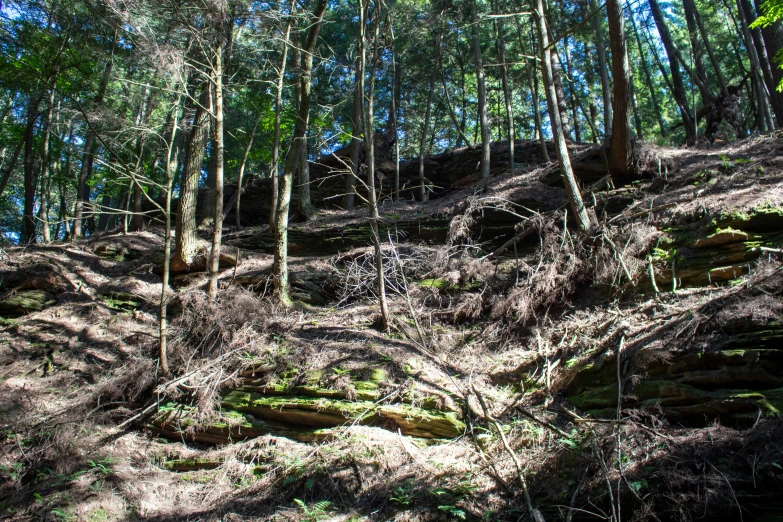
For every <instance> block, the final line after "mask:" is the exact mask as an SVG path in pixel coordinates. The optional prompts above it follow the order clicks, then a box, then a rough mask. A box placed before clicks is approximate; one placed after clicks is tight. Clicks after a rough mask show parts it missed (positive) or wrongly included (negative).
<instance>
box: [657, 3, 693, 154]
mask: <svg viewBox="0 0 783 522" xmlns="http://www.w3.org/2000/svg"><path fill="white" fill-rule="evenodd" d="M648 2H649V4H650V11H651V12H652V15H653V19H654V20H655V25H656V27H657V28H658V34H660V35H661V41H662V42H663V47H664V48H665V49H666V55H667V56H668V57H669V65H670V69H671V77H672V95H673V96H674V100H675V101H676V102H677V105H678V106H679V108H680V116H681V117H682V123H683V125H684V128H685V137H686V139H687V141H688V143H694V142H695V141H696V124H695V122H694V119H693V115H692V114H691V112H690V109H689V108H688V98H687V96H686V94H685V86H684V84H683V81H682V74H681V73H680V64H679V63H678V61H677V56H678V55H679V51H678V50H677V48H676V47H675V46H674V40H673V39H672V36H671V33H670V32H669V27H668V25H666V21H665V20H664V18H663V12H661V7H660V6H659V5H658V0H648Z"/></svg>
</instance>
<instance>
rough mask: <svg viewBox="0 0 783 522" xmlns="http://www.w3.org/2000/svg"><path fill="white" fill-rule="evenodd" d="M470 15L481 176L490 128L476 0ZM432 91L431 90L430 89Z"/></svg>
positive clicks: (485, 172) (486, 165) (486, 167)
mask: <svg viewBox="0 0 783 522" xmlns="http://www.w3.org/2000/svg"><path fill="white" fill-rule="evenodd" d="M470 16H471V21H472V23H473V60H474V63H475V65H476V90H477V91H478V112H479V123H480V125H481V166H480V172H481V177H482V178H488V177H489V161H490V145H491V143H490V141H491V139H492V138H491V136H490V129H489V116H488V114H487V86H486V80H485V78H484V63H483V60H482V58H481V41H480V38H479V20H478V7H477V6H476V0H470ZM430 92H432V91H430Z"/></svg>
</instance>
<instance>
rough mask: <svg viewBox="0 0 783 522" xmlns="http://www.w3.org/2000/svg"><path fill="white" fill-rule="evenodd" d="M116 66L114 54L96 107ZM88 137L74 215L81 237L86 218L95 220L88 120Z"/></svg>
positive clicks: (92, 134)
mask: <svg viewBox="0 0 783 522" xmlns="http://www.w3.org/2000/svg"><path fill="white" fill-rule="evenodd" d="M113 67H114V56H113V55H112V57H111V58H109V60H108V61H107V62H106V67H105V68H104V69H103V76H102V77H101V83H100V85H99V86H98V94H97V96H96V97H95V108H96V109H100V108H101V106H102V105H103V97H104V95H105V94H106V87H107V86H108V85H109V79H110V78H111V71H112V68H113ZM87 126H88V129H87V137H86V138H85V140H84V154H82V166H81V170H80V171H79V180H78V184H77V186H76V210H75V212H74V215H73V237H74V238H80V237H83V236H84V223H82V221H83V220H84V219H85V217H86V218H87V219H90V220H93V221H94V217H93V216H92V213H91V212H89V208H88V207H89V205H90V186H89V185H88V183H87V182H88V181H89V180H90V176H92V165H93V162H94V160H95V158H93V148H94V147H95V130H94V128H93V125H92V124H91V123H90V122H89V121H88V122H87Z"/></svg>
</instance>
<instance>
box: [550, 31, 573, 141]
mask: <svg viewBox="0 0 783 522" xmlns="http://www.w3.org/2000/svg"><path fill="white" fill-rule="evenodd" d="M553 51H554V53H555V55H557V48H556V46H553V48H552V51H550V52H549V56H550V57H551V59H552V81H553V82H554V86H555V90H556V91H557V111H558V113H559V115H560V124H561V125H562V127H563V133H564V134H565V136H566V137H567V138H568V139H572V138H573V129H572V128H571V118H570V117H569V116H568V103H566V95H565V89H563V81H562V78H561V76H562V74H561V68H560V63H559V62H560V60H559V58H558V59H555V56H554V55H553V54H552V52H553ZM557 56H559V55H557Z"/></svg>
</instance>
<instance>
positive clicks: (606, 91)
mask: <svg viewBox="0 0 783 522" xmlns="http://www.w3.org/2000/svg"><path fill="white" fill-rule="evenodd" d="M596 10H598V2H597V0H590V12H595V11H596ZM593 31H594V32H595V50H596V53H598V72H599V76H600V77H601V96H602V98H603V103H604V135H605V136H611V134H612V96H611V84H610V83H609V66H608V65H607V62H606V43H605V42H606V40H604V28H603V24H602V23H601V17H600V16H598V15H595V16H593Z"/></svg>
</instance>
